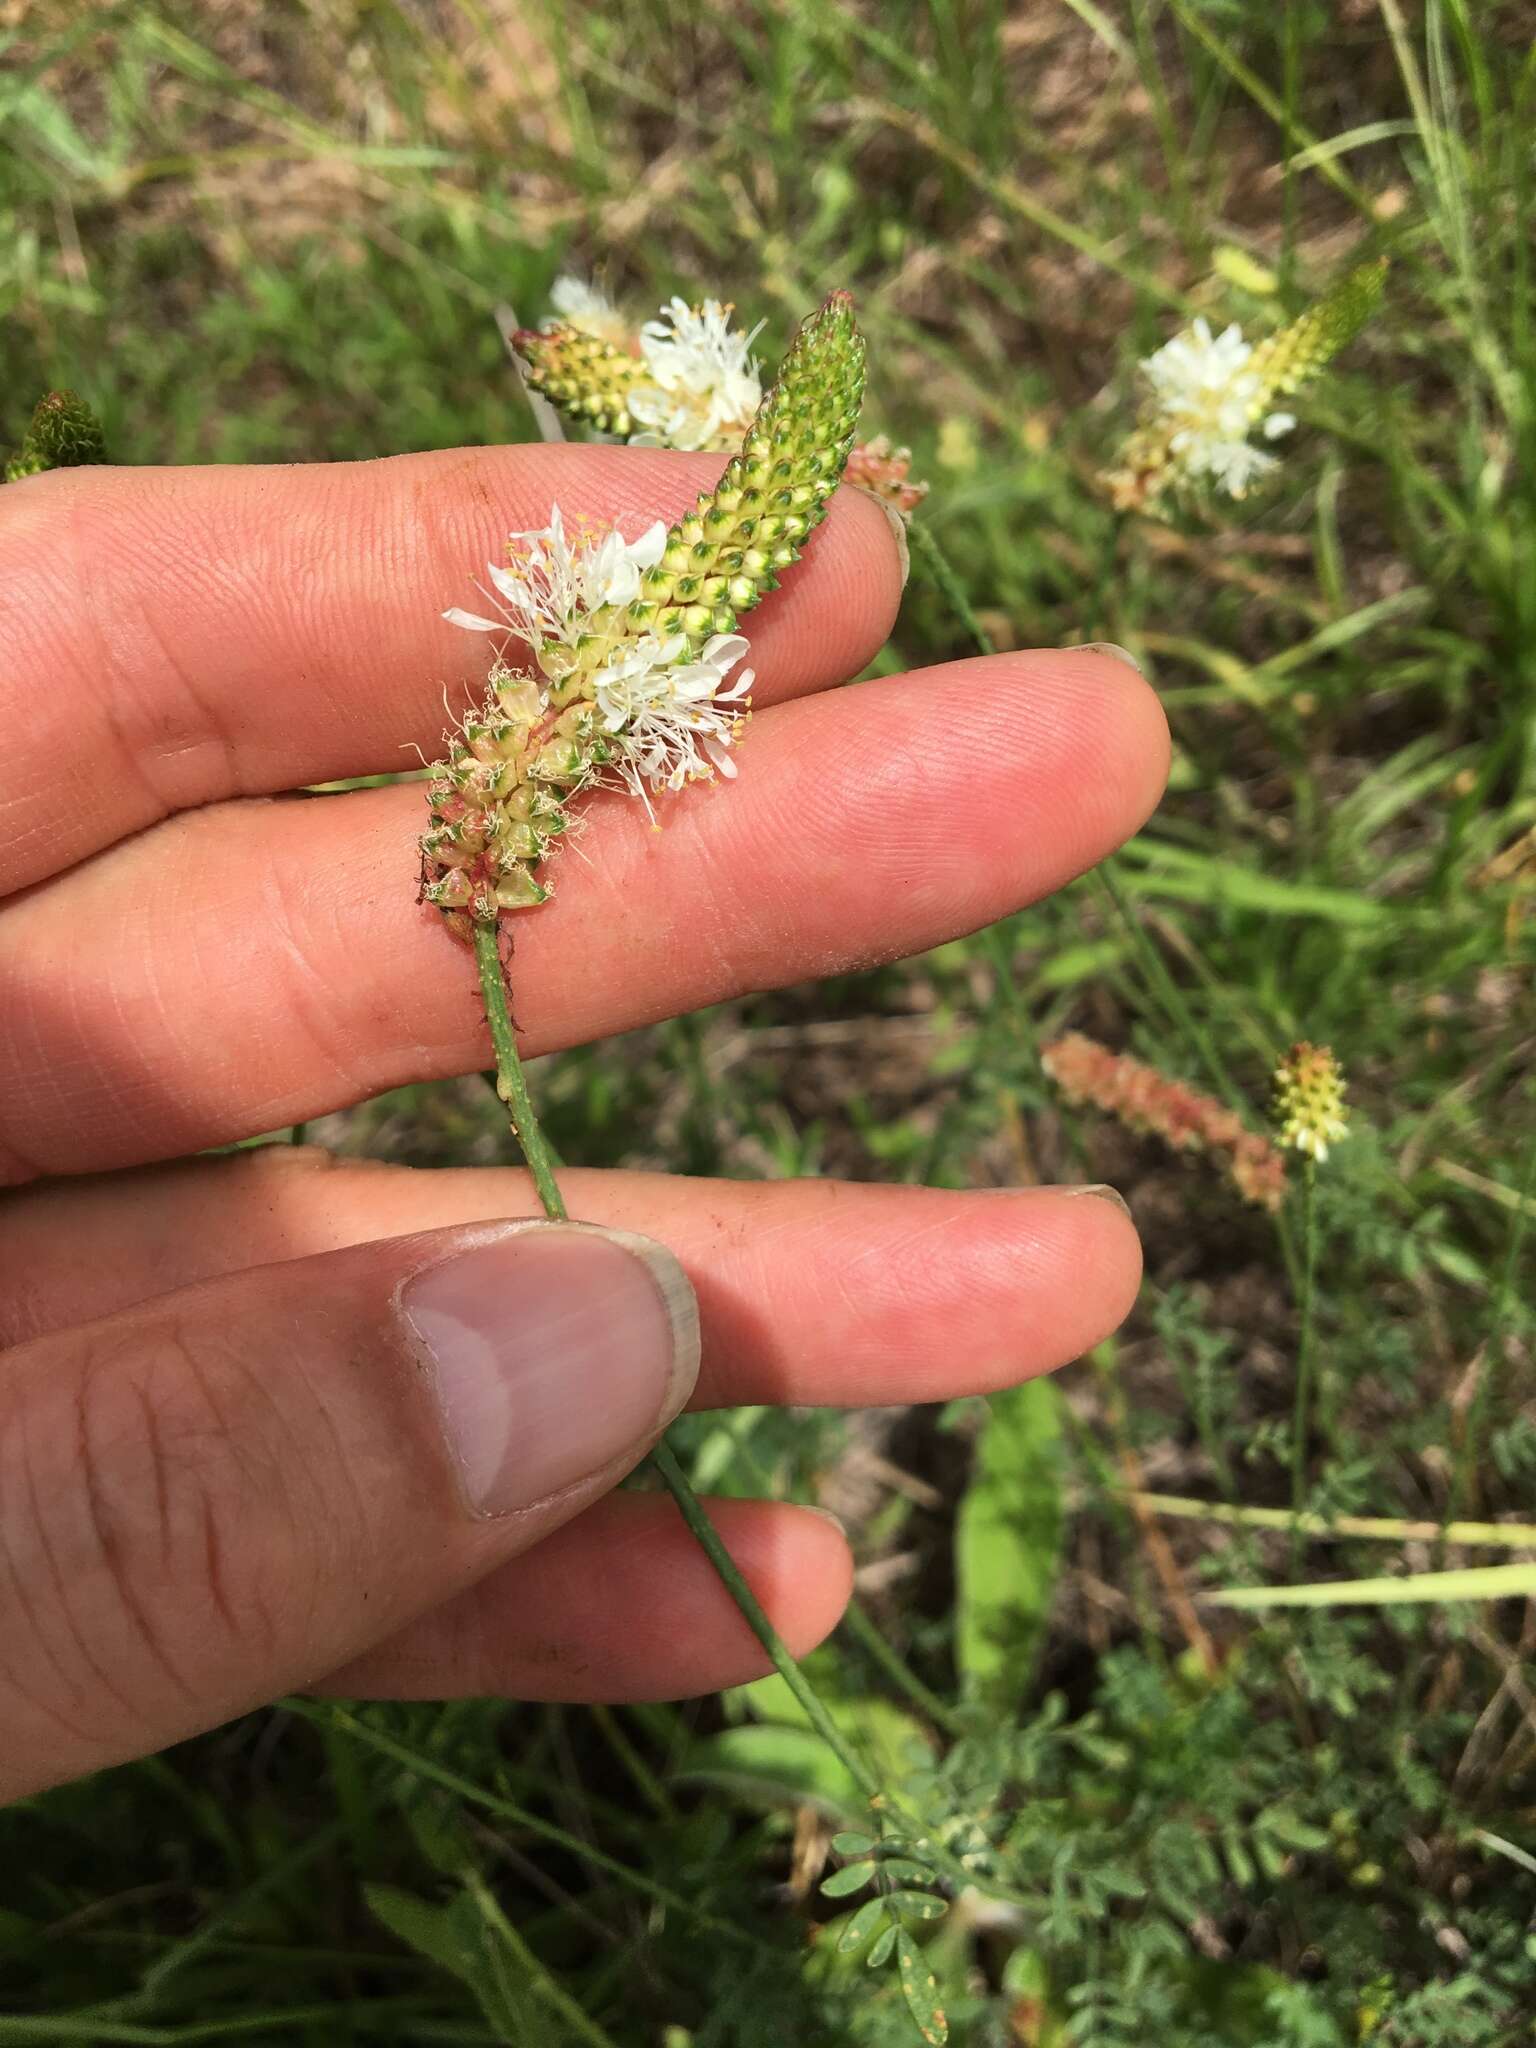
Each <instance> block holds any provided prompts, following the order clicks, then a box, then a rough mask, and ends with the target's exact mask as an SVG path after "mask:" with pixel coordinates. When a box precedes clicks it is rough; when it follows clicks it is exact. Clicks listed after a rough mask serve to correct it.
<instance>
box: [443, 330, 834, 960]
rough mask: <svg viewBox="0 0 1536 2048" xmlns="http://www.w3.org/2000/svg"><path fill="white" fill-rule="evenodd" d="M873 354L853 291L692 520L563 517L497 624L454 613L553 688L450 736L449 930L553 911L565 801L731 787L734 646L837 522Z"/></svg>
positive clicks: (811, 338) (512, 672) (502, 695)
mask: <svg viewBox="0 0 1536 2048" xmlns="http://www.w3.org/2000/svg"><path fill="white" fill-rule="evenodd" d="M863 385H864V343H863V339H862V337H861V336H860V334H859V332H858V329H857V327H856V326H855V325H854V320H853V306H852V301H851V299H850V298H849V296H848V294H847V293H846V292H838V293H834V294H833V296H832V297H831V298H830V299H828V300H827V302H826V304H825V305H824V306H823V307H822V308H821V309H820V311H819V312H817V313H814V314H812V315H811V317H810V318H809V319H808V320H807V321H806V322H805V323H804V324H803V325H802V327H801V329H800V331H799V333H798V334H797V335H796V337H795V340H794V342H793V343H792V345H791V347H790V350H789V352H788V354H787V356H786V357H785V360H784V364H783V367H782V368H781V370H780V373H779V377H778V381H777V382H776V383H775V384H774V386H773V388H772V389H771V390H770V391H769V393H768V395H767V396H766V398H764V400H763V402H762V404H761V406H760V407H759V408H758V411H757V414H756V416H755V418H754V419H753V421H752V424H751V427H750V429H749V430H748V433H747V436H746V440H745V443H744V445H743V447H742V449H741V451H740V453H739V454H738V455H736V457H735V458H734V459H733V460H732V461H731V462H730V463H729V464H728V465H727V467H726V470H725V473H724V475H723V476H722V477H721V479H720V482H719V484H718V485H717V486H716V488H715V489H714V490H712V491H707V492H705V493H704V494H703V496H702V497H700V499H699V500H698V502H697V504H696V505H695V507H694V509H693V510H692V511H691V512H690V513H688V514H687V515H685V517H684V518H682V519H681V520H679V521H678V523H677V524H676V525H675V526H673V527H671V528H670V529H669V528H666V527H664V526H663V525H662V523H661V522H660V521H659V520H658V521H657V522H656V523H655V525H654V526H652V527H650V528H649V529H647V531H646V532H645V533H643V534H641V535H640V536H639V538H638V539H636V540H633V541H625V540H623V539H622V538H621V537H620V536H619V535H617V534H616V533H613V532H612V531H610V530H607V529H604V528H601V527H599V526H596V525H593V524H590V523H587V524H583V523H582V522H580V521H577V522H575V523H574V526H572V525H571V524H570V523H568V522H566V521H565V520H563V519H562V518H561V516H560V512H559V508H558V507H556V508H554V510H553V511H552V512H551V516H550V523H549V525H548V526H547V527H545V528H542V529H540V530H539V531H537V532H535V533H526V534H515V535H513V536H512V540H511V542H510V544H509V548H508V559H507V564H506V565H505V566H503V565H498V564H493V565H491V567H490V569H489V572H488V573H489V577H490V583H491V586H492V590H493V591H494V593H495V595H494V596H492V597H491V603H492V605H493V606H494V608H495V610H496V611H497V613H498V617H496V618H487V617H483V616H479V615H477V614H475V613H470V612H463V611H459V610H457V609H456V610H454V611H452V612H450V613H448V614H447V615H446V616H447V617H448V618H450V619H451V620H452V621H453V622H454V623H455V624H457V625H461V626H465V627H468V628H470V629H471V630H474V631H478V632H489V633H500V634H504V635H505V636H506V637H508V638H512V637H516V638H517V639H519V640H521V641H522V642H523V643H524V644H525V645H526V646H527V647H528V648H529V650H530V651H531V653H532V655H533V658H534V660H535V662H536V664H537V668H538V674H537V675H532V674H521V673H519V672H518V671H517V670H516V669H514V668H513V667H512V666H510V665H509V664H508V663H507V662H506V661H504V660H502V661H498V662H497V663H496V665H495V666H494V667H493V669H492V671H491V677H490V687H489V690H488V692H487V695H486V699H485V702H484V704H483V705H482V706H481V707H480V709H479V711H478V712H477V713H476V714H475V715H474V716H473V717H471V718H469V719H467V720H466V721H465V723H464V726H463V728H462V730H461V731H460V732H458V733H456V734H455V735H453V736H452V738H451V739H450V740H449V743H448V755H447V759H446V760H445V761H443V762H440V763H439V764H438V765H437V767H436V768H435V769H434V771H433V775H432V780H431V782H430V783H429V785H428V799H429V803H430V805H431V814H432V822H431V826H430V828H429V830H428V832H427V833H426V835H425V836H424V838H423V840H422V846H421V851H422V894H423V897H424V898H425V900H426V901H428V902H430V903H433V904H435V905H437V907H438V908H440V909H442V910H444V911H445V912H447V913H448V914H449V915H450V917H451V918H452V919H454V920H455V921H456V922H458V923H459V924H460V925H462V924H463V922H464V919H465V917H469V918H475V919H479V920H481V921H485V920H488V919H494V918H495V916H496V915H497V913H498V912H499V911H501V910H514V909H523V908H526V907H530V906H532V905H534V904H537V903H541V902H543V901H544V899H545V898H546V896H547V895H548V893H549V891H548V886H547V884H546V883H544V882H543V881H542V880H541V879H540V878H539V877H538V875H537V873H536V869H537V868H538V866H539V863H540V862H541V861H542V859H543V857H544V855H545V854H546V853H547V852H548V851H549V849H550V847H551V845H552V843H553V841H554V840H555V839H556V838H558V836H559V835H560V834H561V833H563V832H564V831H565V830H566V829H567V828H568V826H569V824H570V823H571V820H570V817H569V815H568V813H567V810H566V804H567V801H568V799H569V798H570V797H571V796H572V795H574V794H575V793H576V792H577V791H578V790H580V789H582V788H583V787H585V786H587V785H588V784H590V783H592V782H595V781H599V780H609V781H617V782H619V783H620V784H622V785H623V786H624V787H626V788H629V789H631V790H633V791H635V792H636V793H637V794H639V795H641V796H642V797H645V798H646V800H647V801H649V796H648V792H650V791H652V790H658V789H677V788H680V787H681V786H682V785H683V784H684V783H686V782H690V781H696V780H703V779H708V778H710V777H712V776H713V775H714V774H716V773H717V772H718V773H720V774H724V775H731V774H734V772H735V769H734V764H733V762H732V760H731V754H730V750H731V748H732V747H733V745H734V743H735V741H736V739H737V737H738V735H739V732H740V729H741V726H742V724H743V722H744V720H745V718H746V715H747V711H748V709H749V699H748V697H747V692H748V690H749V689H750V687H751V683H752V673H751V670H750V669H744V668H742V666H741V663H742V660H743V657H744V656H745V655H746V653H747V651H748V650H747V643H746V641H745V640H744V639H743V638H742V637H741V635H740V634H738V633H736V632H734V631H733V628H734V626H735V623H736V619H737V616H738V615H739V614H740V613H742V612H745V611H749V610H750V609H751V608H752V607H753V606H754V605H755V604H757V603H758V602H759V601H760V600H761V599H762V598H763V597H764V596H766V594H767V593H768V591H770V590H771V589H773V588H774V587H775V585H776V584H777V582H778V580H779V574H780V572H781V571H782V570H783V569H784V568H786V567H787V566H788V565H789V564H790V563H791V562H793V561H794V560H795V559H796V558H797V556H798V555H799V553H800V551H801V549H802V548H803V546H804V544H805V541H806V539H807V537H808V536H809V534H810V533H811V532H812V531H813V529H814V528H815V527H816V526H817V525H818V524H819V523H820V521H821V520H822V519H823V518H824V517H825V515H826V509H827V503H828V500H829V499H830V497H831V495H832V493H833V491H834V490H835V489H836V487H837V483H838V479H839V478H840V476H841V475H842V472H843V466H844V464H845V463H846V461H847V458H848V451H849V448H850V447H851V445H852V441H853V434H854V429H855V427H856V425H857V422H858V413H859V405H860V402H861V399H862V396H863Z"/></svg>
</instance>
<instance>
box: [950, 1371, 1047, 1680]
mask: <svg viewBox="0 0 1536 2048" xmlns="http://www.w3.org/2000/svg"><path fill="white" fill-rule="evenodd" d="M990 1407H991V1412H990V1413H989V1415H988V1417H987V1421H986V1425H985V1427H984V1428H983V1430H982V1432H981V1436H980V1438H979V1440H978V1442H977V1445H976V1457H975V1466H974V1470H973V1473H972V1477H971V1483H970V1486H969V1487H968V1488H967V1490H966V1495H965V1499H964V1500H963V1501H962V1502H961V1504H960V1513H959V1516H958V1518H957V1522H956V1529H955V1576H956V1580H957V1582H958V1599H957V1603H956V1615H955V1653H956V1656H957V1658H958V1660H959V1664H960V1671H961V1676H962V1680H963V1683H964V1688H965V1692H966V1695H967V1697H969V1698H971V1699H977V1700H985V1701H988V1702H991V1703H994V1704H997V1705H1000V1706H1002V1705H1011V1704H1013V1703H1014V1702H1016V1701H1017V1700H1018V1698H1019V1696H1020V1695H1021V1694H1022V1693H1023V1691H1024V1690H1025V1688H1026V1687H1027V1685H1028V1683H1029V1679H1030V1675H1031V1673H1032V1671H1033V1669H1034V1662H1035V1653H1036V1651H1037V1649H1038V1648H1039V1643H1040V1637H1041V1634H1042V1632H1043V1630H1044V1627H1045V1621H1046V1616H1047V1615H1048V1613H1049V1611H1050V1604H1051V1596H1052V1593H1053V1592H1054V1589H1055V1584H1056V1573H1057V1569H1058V1567H1059V1564H1060V1560H1061V1544H1062V1527H1063V1513H1062V1501H1061V1396H1060V1394H1059V1393H1058V1392H1057V1391H1056V1388H1055V1386H1054V1385H1053V1384H1052V1383H1051V1381H1050V1380H1048V1379H1038V1380H1030V1381H1028V1382H1027V1383H1026V1384H1025V1385H1024V1386H1022V1387H1014V1388H1012V1389H1010V1391H1009V1392H1007V1393H1005V1394H997V1395H994V1397H993V1399H992V1402H991V1404H990Z"/></svg>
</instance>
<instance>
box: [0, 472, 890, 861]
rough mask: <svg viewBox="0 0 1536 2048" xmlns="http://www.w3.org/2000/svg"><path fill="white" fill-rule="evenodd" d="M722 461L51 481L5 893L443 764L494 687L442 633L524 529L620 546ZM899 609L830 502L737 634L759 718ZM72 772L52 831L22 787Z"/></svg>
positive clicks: (34, 508) (693, 491) (29, 596)
mask: <svg viewBox="0 0 1536 2048" xmlns="http://www.w3.org/2000/svg"><path fill="white" fill-rule="evenodd" d="M724 460H725V458H724V457H723V456H710V455H703V456H699V455H679V454H676V453H673V452H670V451H666V450H660V449H631V448H622V449H620V448H591V447H579V446H562V447H552V448H546V447H541V446H538V445H537V444H534V445H530V446H527V447H517V448H484V449H471V448H466V449H453V450H448V451H446V452H444V453H441V454H424V455H400V456H390V457H387V458H385V459H383V460H380V461H374V462H358V463H305V464H293V465H289V466H285V467H271V468H238V467H230V468H223V467H211V468H202V469H107V470H60V471H56V472H55V473H53V474H52V475H47V476H40V477H34V478H30V479H28V480H27V481H26V482H24V483H21V484H19V485H12V486H10V487H9V488H7V489H6V490H5V491H4V492H3V493H0V722H3V725H4V729H5V731H6V733H7V736H8V737H9V739H10V741H11V746H10V748H9V749H8V752H7V760H8V761H9V762H10V763H11V768H10V770H9V771H8V770H7V768H6V766H5V765H4V764H3V763H0V893H6V892H9V891H11V890H13V889H16V888H19V887H22V886H23V885H25V884H26V883H29V882H33V881H37V880H40V879H41V878H42V877H44V876H46V875H50V874H55V873H58V872H59V871H60V870H61V869H63V868H65V867H68V866H70V865H71V864H72V863H74V862H75V861H78V860H80V859H82V858H83V857H84V856H85V855H87V854H89V853H92V852H95V851H96V850H97V849H98V848H100V847H103V846H106V845H109V844H110V843H111V842H112V841H113V840H115V839H118V838H120V837H123V836H124V835H126V834H128V833H130V832H136V831H141V830H143V829H144V828H145V827H146V826H149V825H152V824H154V823H155V822H157V821H158V820H159V819H162V818H165V817H167V816H169V815H171V814H172V813H174V812H176V811H181V810H187V809H190V808H193V807H196V806H199V805H202V804H206V803H210V802H214V801H217V800H219V799H222V798H226V797H232V796H251V795H259V794H275V793H277V792H280V791H283V790H288V789H293V788H297V787H299V786H302V785H303V784H306V783H312V782H323V781H328V780H331V779H333V778H338V777H343V776H352V775H365V774H376V773H386V772H388V771H390V770H392V769H396V768H399V767H400V766H401V765H402V764H401V750H402V748H406V747H410V746H413V745H414V746H419V747H421V748H422V749H423V750H425V751H426V752H428V753H429V754H430V753H432V752H434V751H435V750H436V748H437V744H438V738H439V735H440V733H441V731H442V728H443V722H444V706H445V703H446V704H448V705H450V706H452V707H453V708H454V710H455V713H456V712H457V711H458V710H462V709H463V708H464V707H465V705H467V704H468V703H469V702H470V700H471V698H476V697H478V696H479V694H480V692H481V689H482V688H483V685H484V679H485V671H486V666H487V657H488V653H489V647H488V643H487V641H486V640H485V639H484V638H482V637H481V636H479V635H477V634H471V633H466V632H463V631H461V630H460V629H458V628H456V627H453V626H450V625H448V624H446V623H445V622H444V621H443V619H442V617H441V613H442V612H443V610H444V608H445V607H447V606H449V605H454V604H467V605H468V606H469V608H470V609H477V608H479V609H483V603H477V600H476V594H475V585H476V582H477V581H480V580H483V579H484V576H485V564H486V562H487V561H488V560H499V559H500V557H501V553H502V549H503V547H504V545H505V542H506V537H507V533H508V530H509V529H513V528H527V527H536V526H542V525H543V524H544V523H545V521H546V520H547V519H548V517H549V510H550V506H551V504H552V502H554V501H555V500H558V501H559V502H560V504H561V505H562V507H563V508H564V510H565V511H566V512H567V513H568V514H571V515H574V514H576V513H578V512H585V513H587V514H589V515H590V516H592V517H594V518H606V519H611V520H613V521H614V522H615V523H616V524H618V525H619V526H620V528H621V530H622V531H624V532H625V533H627V534H628V535H629V536H630V537H633V536H634V535H635V534H637V533H638V532H640V531H641V530H642V529H643V528H644V527H646V526H648V525H649V524H650V523H651V522H652V521H653V520H654V519H656V518H658V517H666V518H674V517H676V516H677V515H678V514H680V513H681V512H683V511H684V510H685V509H686V508H687V507H688V506H689V505H690V504H691V503H692V501H693V499H694V497H695V496H696V495H697V494H698V492H700V491H701V490H705V489H708V488H709V487H710V486H711V485H712V484H713V483H714V482H715V480H716V478H717V477H718V476H719V473H720V470H721V468H722V467H723V464H724ZM900 594H901V570H900V563H899V559H898V555H897V550H896V547H895V543H894V542H893V540H892V538H891V533H890V529H889V526H888V523H887V521H886V518H885V516H884V514H883V513H882V512H881V510H880V508H879V506H878V505H877V504H875V503H874V501H873V500H872V499H869V498H868V497H866V495H865V494H864V493H863V492H860V491H857V490H852V489H845V490H843V491H840V492H839V493H838V494H837V497H836V499H835V500H834V502H833V506H832V509H831V511H830V513H829V515H828V518H827V521H826V524H825V525H824V526H823V527H822V528H821V530H820V531H819V532H818V533H817V535H816V537H815V541H814V543H813V545H812V546H810V547H809V548H808V549H807V551H806V554H805V557H804V559H803V560H802V561H800V562H798V563H797V564H796V565H795V567H794V569H793V571H792V572H791V574H790V576H789V578H787V579H786V583H785V586H784V588H783V589H782V591H780V592H778V593H775V594H774V595H773V596H772V597H770V598H769V600H768V601H767V603H766V604H764V605H763V607H762V608H761V609H760V610H759V611H757V612H755V613H753V614H751V615H750V617H749V618H748V619H747V620H746V621H745V622H744V630H745V631H747V632H748V634H749V635H750V638H751V642H752V661H753V666H754V668H755V670H756V675H757V683H756V698H757V701H758V702H759V703H760V704H767V703H771V702H774V701H776V700H778V699H782V698H787V697H792V696H797V695H801V694H804V693H806V692H808V691H812V690H818V689H824V688H826V687H827V686H828V685H829V684H832V683H836V682H841V681H842V680H843V679H844V678H845V677H847V676H850V675H854V674H856V673H857V672H858V671H859V670H860V669H861V668H863V667H864V665H865V664H866V663H867V662H868V661H870V660H871V659H872V658H873V657H874V655H875V654H876V653H877V652H878V650H879V648H880V646H881V643H882V642H883V641H884V639H885V636H886V634H887V633H888V631H889V630H890V626H891V622H892V620H893V619H894V617H895V612H896V606H897V603H898V601H899V598H900ZM54 755H58V756H60V757H61V758H63V757H67V758H68V759H69V760H70V761H71V762H72V763H74V764H75V768H76V773H77V775H78V777H79V778H80V779H81V785H82V787H84V786H89V787H90V789H91V791H92V800H91V802H90V803H81V804H76V805H73V806H66V807H62V808H61V807H60V805H59V803H58V801H57V798H56V794H55V792H54V790H53V788H52V786H51V785H50V784H49V783H48V782H47V781H46V779H44V778H39V777H37V776H35V775H34V774H33V773H32V772H31V767H30V764H31V763H32V762H35V761H36V760H38V759H43V758H49V757H51V756H54Z"/></svg>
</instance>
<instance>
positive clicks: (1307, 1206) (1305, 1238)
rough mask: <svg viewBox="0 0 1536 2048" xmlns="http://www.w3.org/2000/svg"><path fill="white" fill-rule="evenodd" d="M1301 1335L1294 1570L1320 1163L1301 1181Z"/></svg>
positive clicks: (1294, 1428)
mask: <svg viewBox="0 0 1536 2048" xmlns="http://www.w3.org/2000/svg"><path fill="white" fill-rule="evenodd" d="M1301 1237H1302V1267H1301V1335H1300V1338H1299V1340H1298V1343H1297V1347H1296V1412H1295V1415H1294V1417H1293V1419H1292V1423H1291V1569H1292V1571H1294V1570H1295V1568H1296V1564H1297V1560H1298V1559H1299V1557H1300V1555H1301V1535H1302V1508H1303V1505H1304V1503H1305V1500H1306V1491H1307V1410H1308V1406H1309V1403H1310V1400H1311V1395H1312V1327H1313V1309H1314V1304H1315V1302H1316V1298H1317V1162H1316V1160H1315V1159H1308V1160H1307V1162H1306V1165H1305V1168H1304V1169H1303V1172H1302V1178H1301Z"/></svg>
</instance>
